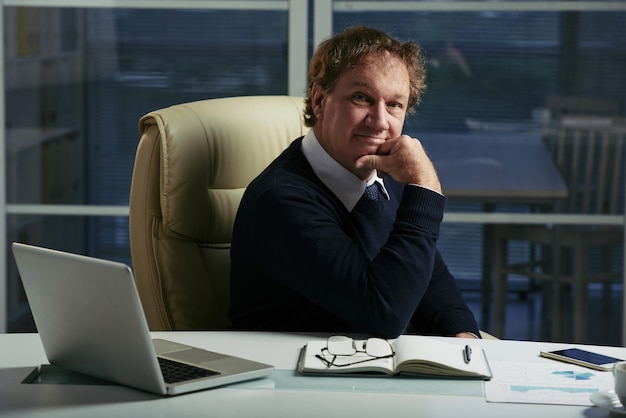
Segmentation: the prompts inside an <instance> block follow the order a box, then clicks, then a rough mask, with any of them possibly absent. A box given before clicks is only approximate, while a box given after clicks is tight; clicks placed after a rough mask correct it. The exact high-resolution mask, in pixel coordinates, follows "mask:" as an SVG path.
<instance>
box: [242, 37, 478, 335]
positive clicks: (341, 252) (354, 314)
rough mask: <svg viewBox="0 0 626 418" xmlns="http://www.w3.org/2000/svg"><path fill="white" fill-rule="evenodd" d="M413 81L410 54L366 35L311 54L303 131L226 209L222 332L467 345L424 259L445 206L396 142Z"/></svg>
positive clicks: (450, 281) (433, 250)
mask: <svg viewBox="0 0 626 418" xmlns="http://www.w3.org/2000/svg"><path fill="white" fill-rule="evenodd" d="M424 78H425V74H424V63H423V58H422V55H421V53H420V50H419V48H418V46H417V45H416V44H415V43H413V42H406V43H401V42H399V41H398V40H396V39H393V38H391V37H389V36H388V35H387V34H385V33H384V32H381V31H378V30H375V29H372V28H368V27H354V28H350V29H347V30H346V31H345V32H343V33H341V34H338V35H336V36H334V37H332V38H331V39H328V40H327V41H325V42H323V43H322V44H321V45H320V46H319V48H318V49H317V51H316V52H315V54H314V56H313V58H312V60H311V64H310V69H309V86H308V95H307V97H306V110H305V115H304V117H305V122H306V124H307V125H308V126H310V127H311V130H310V131H309V133H307V135H305V136H304V137H303V138H299V139H296V140H295V141H294V142H293V143H292V144H291V145H290V146H289V147H288V149H287V150H285V151H284V152H283V153H282V154H281V155H280V156H279V157H278V158H277V159H276V160H275V161H274V162H272V163H271V164H270V165H269V166H268V167H267V168H266V169H265V170H264V171H263V172H262V173H261V174H260V175H259V176H258V177H257V178H256V179H255V180H254V181H253V182H252V183H251V184H250V186H249V187H248V188H247V190H246V193H245V194H244V197H243V199H242V202H241V205H240V207H239V211H238V214H237V218H236V221H235V227H234V231H233V238H232V249H231V266H232V273H231V311H230V316H231V320H232V324H233V327H234V328H236V329H251V330H277V331H325V332H336V333H340V332H344V333H347V332H357V333H366V334H371V335H375V336H379V337H383V338H394V337H397V336H398V335H400V334H402V333H405V332H407V330H411V332H415V333H420V334H435V335H446V336H455V335H456V336H459V337H476V336H477V335H479V334H478V332H479V331H478V328H477V325H476V321H475V319H474V316H473V314H472V312H471V311H470V310H469V309H468V307H467V305H466V304H465V302H464V301H463V298H462V295H461V293H460V291H459V289H458V287H457V286H456V282H455V280H454V278H453V277H452V275H451V274H450V272H449V271H448V268H447V267H446V265H445V264H444V262H443V260H442V258H441V255H440V254H439V252H438V250H437V246H436V243H437V238H438V236H439V227H440V223H441V220H442V218H443V211H444V206H445V203H446V198H445V197H444V196H443V195H442V194H441V185H440V184H439V180H438V178H437V174H436V172H435V169H434V168H433V165H432V163H431V161H430V159H429V158H428V156H427V155H426V153H425V152H424V150H423V148H422V146H421V144H420V142H419V141H418V140H416V139H413V138H411V137H409V136H406V135H402V127H403V124H404V119H405V116H406V114H407V112H408V111H410V110H411V109H412V108H413V106H415V105H416V104H417V103H418V102H419V99H420V96H421V94H422V92H423V90H424ZM379 175H380V176H384V177H379ZM366 186H373V187H369V188H367V194H368V196H369V197H367V196H365V195H364V191H366ZM370 192H371V193H370Z"/></svg>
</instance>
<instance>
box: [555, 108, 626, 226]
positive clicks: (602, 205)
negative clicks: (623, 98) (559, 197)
mask: <svg viewBox="0 0 626 418" xmlns="http://www.w3.org/2000/svg"><path fill="white" fill-rule="evenodd" d="M625 141H626V124H625V123H624V122H623V119H622V118H607V117H583V116H569V117H563V118H562V119H561V120H560V123H559V127H558V129H557V134H556V148H555V158H556V164H557V166H558V168H559V170H560V172H561V175H562V176H563V179H564V181H565V182H566V184H567V186H568V199H567V207H565V208H563V209H564V210H565V211H567V212H573V213H597V214H610V213H618V212H620V211H623V209H624V207H623V200H624V175H625V174H624V151H625V149H624V142H625Z"/></svg>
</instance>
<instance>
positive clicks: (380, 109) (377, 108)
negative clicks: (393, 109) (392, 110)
mask: <svg viewBox="0 0 626 418" xmlns="http://www.w3.org/2000/svg"><path fill="white" fill-rule="evenodd" d="M388 117H389V115H388V114H387V106H386V105H385V103H375V104H374V105H372V107H371V108H370V111H369V112H368V115H367V119H366V122H367V124H368V126H370V127H371V128H373V129H376V130H378V131H384V130H387V129H389V120H388Z"/></svg>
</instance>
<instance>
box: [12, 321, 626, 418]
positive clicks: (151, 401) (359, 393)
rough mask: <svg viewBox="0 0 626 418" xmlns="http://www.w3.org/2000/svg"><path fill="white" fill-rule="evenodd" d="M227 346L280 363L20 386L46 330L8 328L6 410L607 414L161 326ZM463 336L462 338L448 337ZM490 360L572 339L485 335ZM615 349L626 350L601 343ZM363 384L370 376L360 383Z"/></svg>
mask: <svg viewBox="0 0 626 418" xmlns="http://www.w3.org/2000/svg"><path fill="white" fill-rule="evenodd" d="M154 337H159V338H166V339H170V340H174V341H179V342H183V343H186V344H191V345H195V346H198V347H202V348H206V349H209V350H213V351H218V352H227V353H231V354H234V355H238V356H243V357H248V358H251V359H254V360H258V361H262V362H266V363H270V364H274V365H275V366H276V368H277V370H276V373H275V374H274V375H273V376H271V377H269V378H264V379H259V380H255V381H251V382H245V383H240V384H236V385H231V386H226V387H222V388H217V389H212V390H207V391H202V392H197V393H191V394H186V395H181V396H178V397H173V398H159V397H156V396H153V395H151V394H147V393H144V392H140V391H137V390H134V389H130V388H125V387H122V386H115V385H107V386H96V385H60V384H21V383H20V382H21V381H22V380H23V379H24V378H25V377H26V376H27V375H28V373H30V372H31V371H32V369H33V368H34V367H35V366H38V365H40V364H45V363H46V358H45V355H44V352H43V349H42V347H41V343H40V340H39V336H38V335H37V334H0V347H1V350H0V416H11V417H46V418H50V417H62V418H71V417H81V418H82V417H90V418H98V417H112V416H119V417H150V418H153V417H170V416H171V417H192V416H215V417H252V416H254V417H290V418H291V417H294V416H298V417H342V418H345V417H354V416H358V417H376V418H381V417H386V416H393V417H394V418H395V417H405V416H407V417H408V416H410V417H416V416H427V417H446V418H450V417H456V416H458V417H463V418H472V417H498V418H501V417H506V416H509V417H522V416H532V417H533V418H542V417H551V418H552V417H587V418H589V417H606V416H608V412H607V411H605V410H602V409H600V408H596V407H579V406H560V405H528V404H506V403H488V402H486V401H485V399H484V396H483V395H482V393H483V390H482V385H483V383H482V381H458V380H427V379H397V378H396V379H392V378H385V377H381V378H367V379H364V380H359V379H363V378H343V377H334V378H333V377H323V378H320V377H310V376H307V377H304V376H300V375H297V374H296V373H295V372H294V368H295V365H296V362H297V358H298V353H299V350H300V348H301V347H302V346H303V345H304V344H305V343H306V341H308V340H311V339H316V338H320V337H319V336H313V335H307V334H277V333H242V332H176V333H154ZM447 340H449V341H453V342H455V343H458V344H463V343H464V341H463V340H461V339H447ZM478 344H480V345H481V346H482V347H483V348H484V349H485V351H486V353H487V356H488V358H489V360H490V361H510V360H511V359H515V360H517V361H520V362H526V363H533V362H550V361H551V360H547V359H543V358H540V357H538V353H539V351H540V350H553V349H558V348H562V347H565V345H564V344H555V343H541V342H520V341H505V340H502V341H497V340H481V341H479V342H478ZM592 349H594V350H596V351H599V352H602V353H605V354H608V355H613V356H621V357H622V358H624V357H625V356H626V348H617V347H592ZM361 382H362V383H361Z"/></svg>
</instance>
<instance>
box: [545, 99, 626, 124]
mask: <svg viewBox="0 0 626 418" xmlns="http://www.w3.org/2000/svg"><path fill="white" fill-rule="evenodd" d="M545 107H546V110H548V112H549V114H550V115H549V116H550V117H549V118H550V119H551V120H553V121H558V120H559V119H561V118H562V117H564V116H611V117H619V116H620V115H621V113H622V103H621V102H620V101H619V100H611V99H598V98H592V97H580V96H548V97H547V98H546V101H545Z"/></svg>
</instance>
